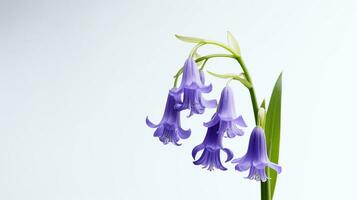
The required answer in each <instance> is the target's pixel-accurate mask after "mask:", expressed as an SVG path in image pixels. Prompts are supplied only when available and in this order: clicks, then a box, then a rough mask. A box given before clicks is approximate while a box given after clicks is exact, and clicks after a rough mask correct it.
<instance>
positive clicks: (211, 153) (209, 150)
mask: <svg viewBox="0 0 357 200" xmlns="http://www.w3.org/2000/svg"><path fill="white" fill-rule="evenodd" d="M218 128H219V123H217V124H215V125H214V126H211V127H209V128H208V130H207V134H206V137H205V139H204V140H203V142H202V143H201V144H200V145H198V146H196V147H195V148H194V149H193V150H192V157H193V159H195V158H196V154H197V152H199V151H201V150H202V149H203V153H202V155H201V157H200V158H199V159H198V160H196V161H194V162H193V163H194V164H195V165H203V166H204V168H207V169H208V170H210V171H211V170H213V169H214V168H217V169H220V170H227V168H225V167H224V166H223V165H222V162H221V158H220V152H221V150H223V151H224V152H225V153H226V154H227V159H226V162H228V161H230V160H232V158H233V152H232V151H231V150H230V149H228V148H223V146H222V138H223V134H217V131H218Z"/></svg>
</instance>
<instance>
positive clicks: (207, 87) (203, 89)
mask: <svg viewBox="0 0 357 200" xmlns="http://www.w3.org/2000/svg"><path fill="white" fill-rule="evenodd" d="M199 90H200V92H202V93H210V92H211V91H212V84H209V85H208V86H203V87H201V88H199Z"/></svg>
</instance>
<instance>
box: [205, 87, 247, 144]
mask: <svg viewBox="0 0 357 200" xmlns="http://www.w3.org/2000/svg"><path fill="white" fill-rule="evenodd" d="M217 123H219V129H218V134H223V133H224V132H227V136H228V137H229V138H233V137H235V136H236V135H239V136H242V135H243V134H244V132H243V130H242V129H240V127H247V125H246V123H245V121H244V120H243V117H242V116H241V115H240V116H238V117H237V114H236V109H235V106H234V97H233V90H232V88H231V87H229V86H228V85H227V86H226V87H224V89H223V90H222V92H221V98H220V100H219V105H218V110H217V112H216V114H215V115H214V116H213V118H212V119H211V121H209V122H207V123H204V126H206V127H211V126H214V125H216V124H217Z"/></svg>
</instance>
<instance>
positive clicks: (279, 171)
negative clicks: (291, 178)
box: [268, 162, 281, 174]
mask: <svg viewBox="0 0 357 200" xmlns="http://www.w3.org/2000/svg"><path fill="white" fill-rule="evenodd" d="M268 166H269V167H270V168H272V169H274V170H275V171H276V172H277V173H278V174H280V173H281V166H279V165H277V164H275V163H272V162H270V163H269V164H268Z"/></svg>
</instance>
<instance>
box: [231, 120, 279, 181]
mask: <svg viewBox="0 0 357 200" xmlns="http://www.w3.org/2000/svg"><path fill="white" fill-rule="evenodd" d="M232 163H237V165H236V166H235V169H236V170H238V171H246V170H248V169H249V174H248V177H246V178H248V179H251V180H252V179H255V180H257V181H262V182H265V181H266V180H267V179H268V177H267V175H266V173H265V167H270V168H272V169H274V170H275V171H276V172H277V173H278V174H280V172H281V167H280V166H279V165H277V164H275V163H272V162H270V160H269V158H268V154H267V147H266V141H265V133H264V130H263V129H262V128H261V127H259V126H257V127H255V128H254V129H253V131H252V134H251V135H250V139H249V146H248V150H247V153H246V154H245V156H243V157H242V158H238V159H234V160H233V161H232Z"/></svg>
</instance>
